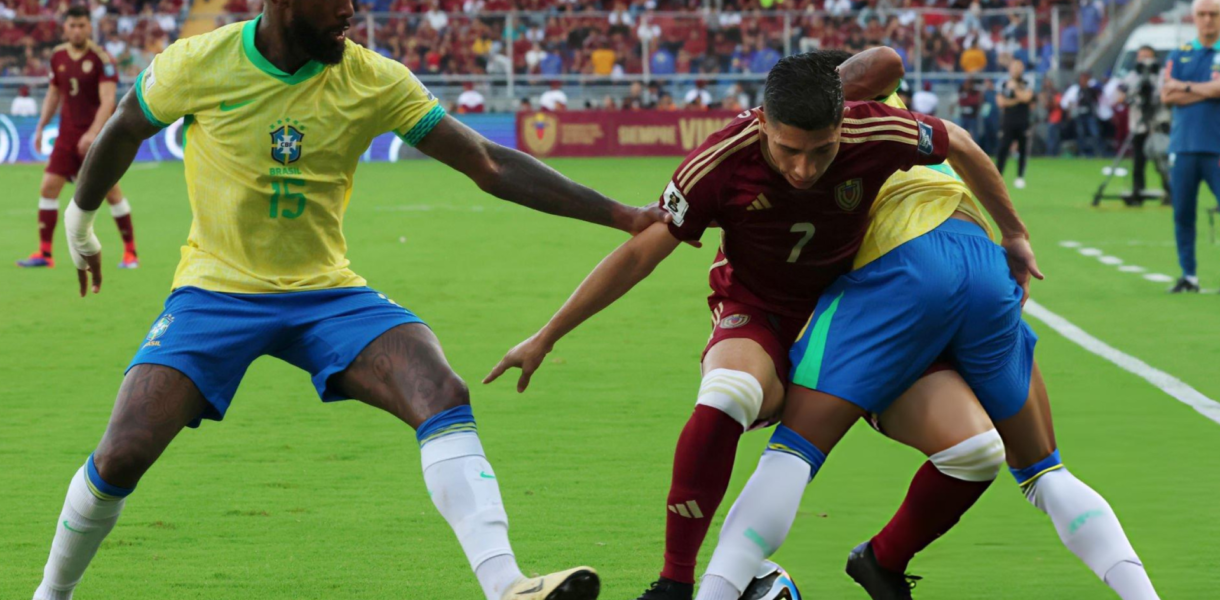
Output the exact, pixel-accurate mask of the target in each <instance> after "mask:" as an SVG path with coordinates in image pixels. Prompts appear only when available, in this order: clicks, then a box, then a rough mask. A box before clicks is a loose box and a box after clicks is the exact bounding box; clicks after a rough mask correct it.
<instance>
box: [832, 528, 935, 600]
mask: <svg viewBox="0 0 1220 600" xmlns="http://www.w3.org/2000/svg"><path fill="white" fill-rule="evenodd" d="M847 574H848V575H849V576H851V578H852V579H853V580H855V582H856V583H857V584H859V585H860V587H862V588H864V591H866V592H868V595H869V597H870V598H872V599H873V600H911V590H912V589H914V588H915V582H917V581H919V580H920V579H921V578H920V577H919V576H917V575H906V574H903V573H896V572H894V571H891V570H889V569H887V568H885V567H883V566H881V563H879V562H877V556H876V555H875V554H873V546H872V544H870V543H868V542H864V543H863V544H860V545H859V546H856V547H855V548H854V549H852V551H851V554H849V555H847Z"/></svg>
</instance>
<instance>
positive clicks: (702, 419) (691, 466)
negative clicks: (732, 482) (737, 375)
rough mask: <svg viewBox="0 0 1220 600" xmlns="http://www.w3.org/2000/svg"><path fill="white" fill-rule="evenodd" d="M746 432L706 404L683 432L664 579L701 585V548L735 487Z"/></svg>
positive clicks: (697, 408) (676, 463)
mask: <svg viewBox="0 0 1220 600" xmlns="http://www.w3.org/2000/svg"><path fill="white" fill-rule="evenodd" d="M741 434H742V427H741V423H738V422H737V421H735V420H733V417H730V416H728V415H726V414H724V413H723V412H720V411H719V410H716V409H714V408H711V407H709V406H704V405H701V404H700V405H696V406H695V412H694V414H692V415H691V418H690V420H688V421H687V422H686V427H684V428H683V429H682V435H681V436H679V437H678V449H677V450H676V451H675V452H674V473H673V480H672V481H671V483H670V485H669V498H668V500H667V502H668V504H669V506H668V509H669V513H668V514H667V515H665V517H666V518H665V569H664V570H662V571H661V576H662V577H665V578H667V579H672V580H674V581H681V582H683V583H694V582H695V560H696V559H697V557H698V555H699V546H701V545H703V538H705V537H707V530H708V528H709V527H711V525H712V516H714V515H715V514H716V509H717V508H719V507H720V501H721V500H724V492H725V490H727V489H728V487H729V479H730V478H731V477H732V476H733V459H734V458H735V457H736V456H737V442H738V440H740V439H741Z"/></svg>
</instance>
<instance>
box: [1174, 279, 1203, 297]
mask: <svg viewBox="0 0 1220 600" xmlns="http://www.w3.org/2000/svg"><path fill="white" fill-rule="evenodd" d="M1198 291H1199V284H1197V283H1191V282H1190V280H1189V279H1187V278H1185V277H1181V278H1179V279H1178V282H1177V283H1175V284H1173V287H1171V288H1169V293H1170V294H1181V293H1195V292H1198Z"/></svg>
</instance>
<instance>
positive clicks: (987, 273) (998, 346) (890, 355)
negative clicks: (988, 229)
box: [790, 219, 1038, 421]
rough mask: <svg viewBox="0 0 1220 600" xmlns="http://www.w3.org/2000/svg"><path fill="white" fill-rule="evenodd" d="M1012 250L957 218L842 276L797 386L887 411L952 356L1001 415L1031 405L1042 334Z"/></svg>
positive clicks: (806, 334)
mask: <svg viewBox="0 0 1220 600" xmlns="http://www.w3.org/2000/svg"><path fill="white" fill-rule="evenodd" d="M1021 294H1022V290H1021V286H1020V285H1019V284H1017V282H1016V280H1015V279H1013V277H1012V275H1011V274H1010V272H1009V270H1008V262H1007V259H1006V256H1005V252H1004V249H1003V248H1001V247H1000V246H998V245H996V244H995V243H993V242H992V241H991V240H990V239H988V238H987V234H986V233H985V232H984V231H983V229H982V228H981V227H979V226H978V225H976V224H974V223H971V222H968V221H962V220H958V219H949V220H947V221H945V222H944V223H943V224H941V225H940V226H939V227H937V228H936V229H934V230H932V231H931V232H928V233H926V234H924V235H922V236H920V237H917V238H915V239H913V240H911V241H909V242H907V243H905V244H902V245H901V246H899V247H897V248H895V249H894V250H891V251H890V252H888V253H887V254H885V255H883V256H881V257H880V258H878V259H877V260H874V261H873V262H871V263H869V264H867V265H865V266H864V267H863V268H861V269H858V270H856V271H853V272H851V273H848V274H847V275H844V276H842V277H840V278H839V279H838V280H837V281H835V283H833V284H831V286H830V287H829V288H827V289H826V292H825V293H823V294H822V297H821V299H820V300H819V301H818V306H817V309H816V310H815V311H814V313H813V316H812V317H810V320H809V324H808V325H806V327H805V330H804V331H803V332H802V333H801V337H800V339H798V340H797V342H796V344H795V345H793V347H792V350H791V353H790V357H791V359H792V383H793V384H796V385H799V386H802V387H806V388H810V389H814V390H818V391H820V392H824V393H827V394H830V395H832V396H837V397H839V398H842V399H844V400H847V401H848V402H851V403H852V404H855V405H857V406H859V407H860V408H863V409H864V410H866V411H868V412H872V413H878V414H879V413H882V412H884V411H885V409H886V408H889V406H890V404H892V403H893V402H894V400H896V399H897V398H898V397H899V396H900V395H902V393H903V392H905V391H906V390H907V389H908V388H910V387H911V385H913V384H914V383H915V382H916V381H918V380H919V378H920V377H921V376H922V375H923V374H924V372H925V371H926V370H927V369H928V367H929V366H931V365H932V363H933V362H935V361H936V360H937V359H938V357H941V356H942V355H944V356H945V357H947V358H948V359H949V360H950V361H951V362H952V363H953V365H954V368H955V369H956V370H957V372H958V373H959V374H960V375H961V376H962V378H963V379H965V380H966V383H968V384H969V385H970V387H971V388H972V389H973V390H974V393H975V395H977V396H978V399H979V401H980V402H981V403H982V405H983V408H985V409H986V410H987V414H988V415H990V416H991V418H992V420H993V421H1000V420H1003V419H1006V418H1008V417H1011V416H1013V415H1014V414H1016V413H1017V411H1019V410H1021V407H1023V406H1024V405H1025V400H1026V398H1027V397H1028V395H1029V379H1030V373H1031V370H1032V368H1033V359H1034V344H1035V343H1036V342H1037V340H1038V337H1037V335H1035V334H1034V332H1033V330H1032V329H1030V327H1029V325H1027V324H1026V323H1025V321H1023V320H1022V319H1021Z"/></svg>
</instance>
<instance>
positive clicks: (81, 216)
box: [64, 198, 102, 269]
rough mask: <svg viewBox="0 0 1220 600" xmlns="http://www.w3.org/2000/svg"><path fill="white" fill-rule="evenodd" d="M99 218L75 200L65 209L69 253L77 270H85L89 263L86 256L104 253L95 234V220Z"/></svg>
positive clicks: (94, 211) (65, 231) (65, 229)
mask: <svg viewBox="0 0 1220 600" xmlns="http://www.w3.org/2000/svg"><path fill="white" fill-rule="evenodd" d="M96 217H97V211H96V210H81V208H80V207H79V206H77V205H76V199H75V198H74V199H73V200H72V201H71V202H69V203H68V207H67V208H66V209H64V233H65V234H66V235H67V236H68V252H69V253H70V254H71V255H72V262H73V263H74V264H75V265H76V268H77V269H85V268H87V267H88V263H86V262H85V258H84V257H86V256H93V255H94V254H97V253H98V252H101V251H102V243H101V242H100V241H98V239H97V235H95V234H94V233H93V219H94V218H96Z"/></svg>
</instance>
